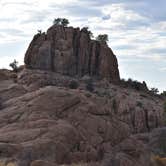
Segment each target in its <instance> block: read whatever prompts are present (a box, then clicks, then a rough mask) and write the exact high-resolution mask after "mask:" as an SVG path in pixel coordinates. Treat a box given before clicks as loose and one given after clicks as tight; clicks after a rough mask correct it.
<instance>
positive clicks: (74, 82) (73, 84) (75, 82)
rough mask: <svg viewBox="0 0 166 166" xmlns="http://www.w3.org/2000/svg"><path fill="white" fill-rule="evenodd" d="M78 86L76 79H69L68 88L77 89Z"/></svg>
mask: <svg viewBox="0 0 166 166" xmlns="http://www.w3.org/2000/svg"><path fill="white" fill-rule="evenodd" d="M78 87H79V83H78V82H77V81H76V80H71V81H70V83H69V88H70V89H77V88H78Z"/></svg>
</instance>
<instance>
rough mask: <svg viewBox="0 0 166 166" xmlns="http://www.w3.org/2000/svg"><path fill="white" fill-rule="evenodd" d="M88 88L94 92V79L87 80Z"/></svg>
mask: <svg viewBox="0 0 166 166" xmlns="http://www.w3.org/2000/svg"><path fill="white" fill-rule="evenodd" d="M86 89H87V90H88V91H89V92H93V91H94V85H93V81H92V80H91V79H90V80H88V81H87V84H86Z"/></svg>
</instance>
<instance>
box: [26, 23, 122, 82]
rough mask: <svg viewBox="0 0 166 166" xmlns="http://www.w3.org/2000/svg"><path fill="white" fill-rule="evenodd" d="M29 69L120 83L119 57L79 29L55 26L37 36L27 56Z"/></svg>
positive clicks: (104, 44)
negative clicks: (85, 76)
mask: <svg viewBox="0 0 166 166" xmlns="http://www.w3.org/2000/svg"><path fill="white" fill-rule="evenodd" d="M25 64H26V67H27V68H33V69H42V70H51V71H54V72H57V73H60V74H64V75H70V76H79V77H82V76H84V75H90V76H96V77H99V78H107V79H108V80H109V81H111V82H116V83H117V82H119V80H120V78H119V70H118V63H117V59H116V56H115V55H114V54H113V52H112V50H111V49H110V48H109V47H108V46H107V44H106V43H103V42H98V41H95V40H91V39H90V37H89V34H88V32H85V31H83V30H80V29H79V28H73V27H63V26H56V25H54V26H52V27H51V28H49V29H48V31H47V33H46V34H45V33H43V34H37V35H35V36H34V38H33V40H32V42H31V44H30V46H29V48H28V50H27V52H26V55H25Z"/></svg>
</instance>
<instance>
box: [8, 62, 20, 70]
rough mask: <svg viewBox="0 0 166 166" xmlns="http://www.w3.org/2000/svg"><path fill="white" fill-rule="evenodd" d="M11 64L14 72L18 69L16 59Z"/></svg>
mask: <svg viewBox="0 0 166 166" xmlns="http://www.w3.org/2000/svg"><path fill="white" fill-rule="evenodd" d="M9 66H10V67H11V68H12V69H13V71H14V72H17V71H18V62H17V61H16V60H14V61H13V62H12V63H10V64H9Z"/></svg>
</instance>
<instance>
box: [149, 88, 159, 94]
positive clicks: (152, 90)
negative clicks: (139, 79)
mask: <svg viewBox="0 0 166 166" xmlns="http://www.w3.org/2000/svg"><path fill="white" fill-rule="evenodd" d="M150 92H151V93H153V94H158V93H159V90H158V89H157V88H151V89H150Z"/></svg>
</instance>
